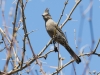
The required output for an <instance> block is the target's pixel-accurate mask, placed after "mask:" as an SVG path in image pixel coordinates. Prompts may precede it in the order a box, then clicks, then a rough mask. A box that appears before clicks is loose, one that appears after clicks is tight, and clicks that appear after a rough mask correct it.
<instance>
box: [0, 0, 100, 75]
mask: <svg viewBox="0 0 100 75" xmlns="http://www.w3.org/2000/svg"><path fill="white" fill-rule="evenodd" d="M3 1H4V2H5V3H4V4H5V5H4V6H2V5H1V4H0V28H2V29H4V25H5V24H6V25H7V26H8V32H9V35H11V34H12V27H13V25H12V22H13V19H14V11H15V6H16V0H3ZM65 1H66V0H29V2H28V3H27V5H26V8H25V17H26V26H27V30H28V32H31V31H33V30H34V32H33V33H30V34H29V38H30V40H31V44H32V47H33V49H34V52H35V54H38V53H39V52H40V51H41V50H42V49H43V48H44V46H45V45H46V44H47V42H48V41H49V40H50V37H49V35H48V34H47V32H46V29H45V22H44V20H43V17H42V14H43V12H44V10H45V9H46V8H49V11H50V14H51V16H52V18H53V20H54V21H55V22H58V20H59V18H60V15H61V13H62V10H63V7H64V2H65ZM91 1H93V2H92V3H91V4H90V0H82V1H81V3H80V4H79V5H78V6H77V8H76V9H75V11H74V12H73V14H72V15H71V18H72V20H70V21H68V22H67V23H66V24H65V26H64V27H63V28H62V30H63V32H66V36H67V39H68V43H69V45H70V46H71V48H72V49H73V50H74V51H75V52H76V53H78V52H79V53H80V52H81V51H82V50H83V49H84V53H89V52H90V49H91V48H92V47H91V46H92V41H91V40H92V39H91V28H90V27H91V24H90V23H89V19H90V18H91V17H90V8H91V6H92V18H91V19H92V27H93V37H94V45H93V48H92V49H94V48H95V47H96V45H97V43H98V40H99V38H100V34H99V32H100V29H99V28H100V25H99V24H100V16H99V14H100V1H99V0H91ZM74 4H75V0H69V1H68V4H67V6H66V8H65V11H64V14H63V17H62V19H61V21H60V24H62V23H63V22H64V21H65V19H66V18H67V15H68V14H69V13H70V11H71V10H72V8H73V6H74ZM89 7H90V8H89ZM3 8H4V9H3ZM19 9H20V6H19ZM3 10H4V17H5V21H4V18H3V17H2V11H3ZM82 14H83V15H82ZM20 16H21V14H20V13H19V14H18V17H17V22H19V19H20ZM74 30H75V31H76V33H74ZM17 35H18V37H17V39H18V40H19V47H20V48H22V46H23V44H22V42H21V41H22V39H23V37H21V36H20V35H23V31H22V28H20V29H19V31H18V34H17ZM75 35H76V36H75ZM80 35H81V37H80ZM75 37H76V43H77V44H78V49H76V45H75V40H74V39H75ZM79 38H80V43H79V41H78V40H79ZM0 39H1V36H0ZM2 47H3V46H2V45H1V46H0V49H2ZM51 49H53V45H52V44H51V45H50V46H49V47H48V48H47V49H46V51H45V52H44V53H46V52H48V51H49V50H51ZM59 50H60V54H61V56H62V57H63V58H64V59H65V60H64V61H63V64H65V63H67V62H69V61H70V60H71V57H70V55H69V53H68V52H67V51H66V50H65V48H64V47H63V46H61V45H60V47H59ZM96 52H97V53H100V46H98V48H97V50H96ZM26 57H28V58H30V57H32V53H31V50H30V48H29V46H28V44H27V46H26ZM88 58H89V57H88V56H85V57H83V56H82V57H81V60H82V62H81V63H80V64H75V68H76V73H77V75H82V74H83V71H84V68H85V66H86V62H88V61H89V59H88ZM4 59H6V50H5V51H3V52H0V66H1V67H0V70H3V66H4V65H5V60H4ZM39 61H40V62H42V63H43V64H42V66H43V70H44V71H45V72H46V73H48V74H49V73H52V72H55V71H56V69H55V68H54V67H57V66H58V55H57V53H55V52H53V53H50V54H49V55H48V57H47V59H46V60H45V59H39ZM99 63H100V59H99V57H98V56H97V55H92V58H91V61H90V63H89V67H88V70H89V71H90V72H91V73H93V72H94V71H96V72H97V73H98V72H100V67H99ZM50 66H53V67H50ZM72 69H73V67H72V64H70V65H68V66H67V67H66V68H64V69H63V70H62V72H63V75H74V74H72V73H73V72H72V71H73V70H72ZM35 70H37V71H38V73H39V75H41V74H40V72H39V66H38V65H35V64H34V63H33V64H32V71H33V73H34V75H37V74H36V72H35ZM23 72H24V71H23ZM24 75H25V74H24ZM26 75H27V74H26ZM29 75H31V73H30V74H29ZM87 75H89V74H88V73H87Z"/></svg>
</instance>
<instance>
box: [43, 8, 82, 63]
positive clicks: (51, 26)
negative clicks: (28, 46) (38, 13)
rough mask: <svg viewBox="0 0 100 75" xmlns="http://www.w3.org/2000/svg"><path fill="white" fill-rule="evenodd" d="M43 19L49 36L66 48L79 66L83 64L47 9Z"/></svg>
mask: <svg viewBox="0 0 100 75" xmlns="http://www.w3.org/2000/svg"><path fill="white" fill-rule="evenodd" d="M42 17H43V19H44V21H45V28H46V30H47V33H48V34H49V36H50V37H51V38H52V39H53V40H54V41H55V42H57V43H59V44H61V45H62V46H64V47H65V49H66V50H67V51H68V52H69V54H70V55H71V56H72V57H73V58H74V60H75V61H76V63H77V64H79V63H80V62H81V59H80V58H79V57H78V56H77V55H76V54H75V52H74V51H73V50H72V48H71V47H70V46H69V44H68V40H67V39H66V36H65V34H64V33H63V31H62V30H61V28H60V27H59V26H58V25H57V23H56V22H55V21H54V20H53V19H52V17H51V15H50V13H49V9H48V8H46V9H45V11H44V13H43V14H42Z"/></svg>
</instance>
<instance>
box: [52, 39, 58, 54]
mask: <svg viewBox="0 0 100 75" xmlns="http://www.w3.org/2000/svg"><path fill="white" fill-rule="evenodd" d="M55 44H56V42H55V41H54V40H53V45H54V50H55V52H58V48H57V47H56V45H55Z"/></svg>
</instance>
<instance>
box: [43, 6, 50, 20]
mask: <svg viewBox="0 0 100 75" xmlns="http://www.w3.org/2000/svg"><path fill="white" fill-rule="evenodd" d="M42 16H43V19H44V20H45V21H47V20H49V19H51V15H50V14H49V9H48V8H46V9H45V11H44V13H43V14H42Z"/></svg>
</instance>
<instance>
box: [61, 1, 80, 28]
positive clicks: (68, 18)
mask: <svg viewBox="0 0 100 75" xmlns="http://www.w3.org/2000/svg"><path fill="white" fill-rule="evenodd" d="M80 2H81V0H79V1H77V2H76V4H75V5H74V7H73V8H72V10H71V12H70V13H69V15H68V16H67V18H66V20H65V21H64V22H63V24H62V25H61V26H60V28H62V27H63V26H64V25H65V24H66V23H67V21H68V20H70V17H71V15H72V13H73V11H74V10H75V8H76V7H77V6H78V4H79V3H80Z"/></svg>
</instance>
